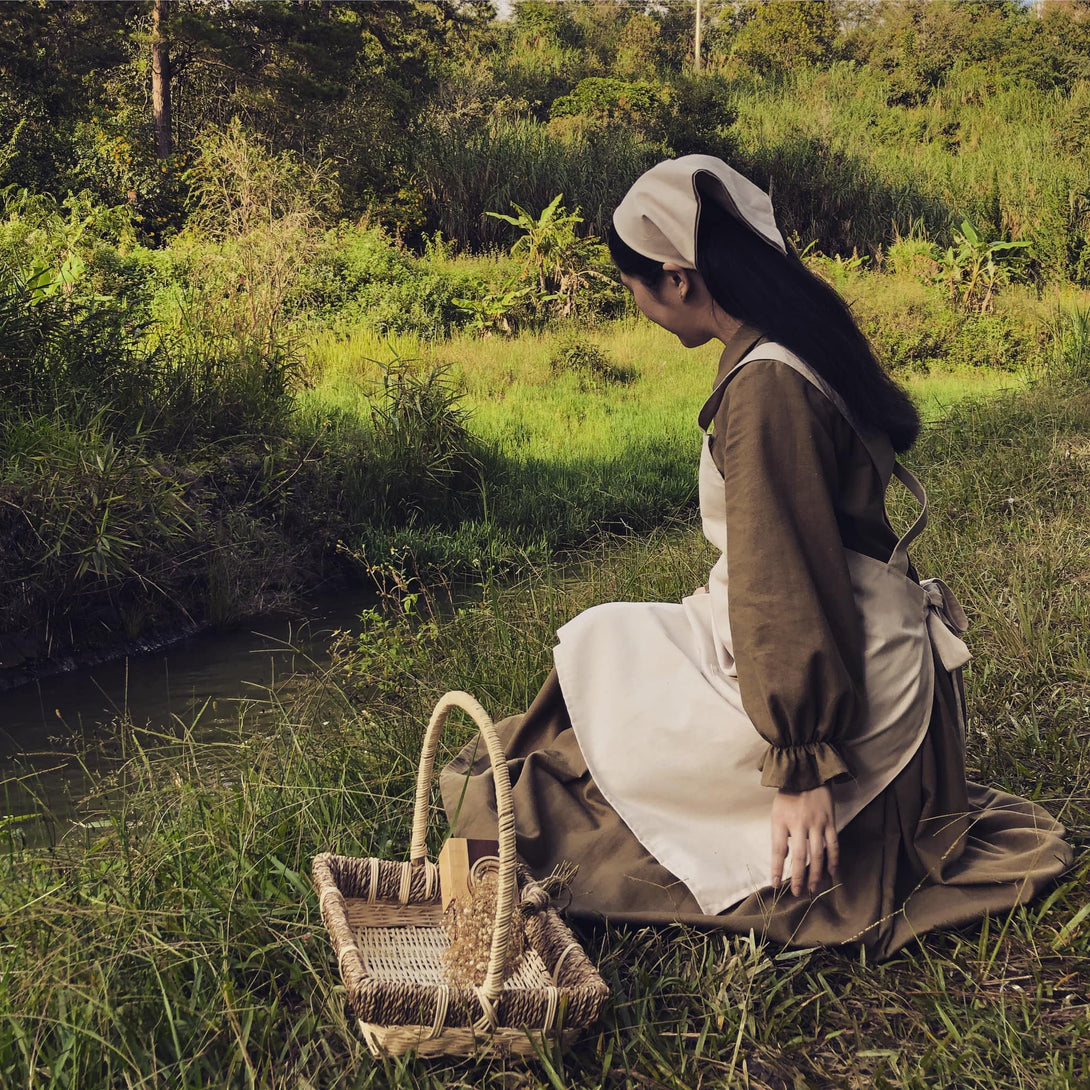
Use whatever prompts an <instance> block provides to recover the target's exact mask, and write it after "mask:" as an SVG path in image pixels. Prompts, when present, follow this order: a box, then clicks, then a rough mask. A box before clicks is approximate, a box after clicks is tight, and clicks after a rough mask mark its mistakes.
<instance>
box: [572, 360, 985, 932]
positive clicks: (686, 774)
mask: <svg viewBox="0 0 1090 1090" xmlns="http://www.w3.org/2000/svg"><path fill="white" fill-rule="evenodd" d="M755 359H761V360H767V359H774V360H779V361H781V362H783V363H785V364H787V365H788V366H790V367H792V368H794V369H795V370H796V371H798V372H799V373H800V374H802V375H803V376H805V377H806V378H807V379H808V380H809V381H810V382H812V383H813V384H814V385H815V386H817V387H818V388H819V389H820V390H822V392H823V393H824V394H825V395H826V396H827V397H829V398H830V400H832V401H833V403H834V404H836V405H837V407H838V408H839V409H840V410H841V412H843V413H844V415H845V417H846V418H847V419H848V420H849V422H850V416H849V415H848V413H847V411H846V408H845V407H844V404H843V402H842V401H841V399H840V398H839V396H838V395H837V394H836V393H835V392H834V391H832V390H831V389H830V388H829V387H828V386H827V385H826V384H825V383H824V382H823V381H822V379H821V378H820V376H818V375H817V374H816V373H815V372H814V371H812V370H811V369H810V367H809V366H808V365H807V364H805V363H804V362H803V361H802V360H800V359H799V358H798V357H797V356H794V355H793V354H791V353H790V352H788V351H787V349H785V348H783V347H782V346H781V345H777V344H762V345H760V346H758V347H757V348H756V349H754V350H753V351H752V352H751V353H750V354H749V355H748V356H746V357H745V358H744V359H743V360H742V361H741V362H740V363H739V364H738V365H737V367H735V368H734V369H733V370H732V371H731V372H730V374H728V375H727V376H726V378H724V379H723V382H722V383H721V384H720V386H719V387H717V391H718V389H720V388H721V387H722V386H723V385H725V384H726V383H727V382H729V381H730V379H731V378H732V377H733V376H734V375H735V374H737V373H738V370H739V369H740V368H741V367H743V366H744V365H745V364H746V363H749V362H750V361H751V360H755ZM713 396H714V394H713ZM853 427H854V425H853ZM857 433H858V431H857ZM858 434H859V435H860V438H861V439H862V440H863V442H864V443H865V445H866V447H867V449H868V451H869V452H870V453H871V457H872V458H873V459H874V461H875V465H876V467H877V469H878V471H879V473H880V474H881V477H882V480H883V482H885V483H887V484H888V481H889V478H890V475H891V472H892V473H893V474H895V475H896V476H897V477H898V478H899V479H900V480H901V481H902V482H903V483H904V484H905V486H906V487H907V488H908V489H909V490H910V491H911V492H912V494H913V495H914V496H915V497H916V499H917V500H918V501H919V502H920V505H921V507H922V511H921V513H920V516H919V518H918V519H917V520H916V522H915V524H914V525H913V526H912V527H911V528H910V529H909V530H908V532H907V533H906V534H905V535H904V537H902V538H901V540H900V541H899V542H898V543H897V546H896V548H895V549H894V550H893V553H892V554H891V556H890V558H889V560H888V561H887V562H884V563H883V562H882V561H880V560H875V559H873V558H872V557H869V556H865V555H863V554H862V553H857V552H853V551H852V550H850V549H849V550H846V552H847V561H848V570H849V573H850V577H851V582H852V587H853V589H854V592H855V598H856V601H857V603H858V605H859V611H860V615H861V617H862V620H863V635H864V669H865V689H866V714H865V716H864V717H863V721H862V722H861V723H860V725H859V727H858V729H857V730H856V732H855V733H854V734H852V735H851V736H849V737H841V738H838V739H837V740H836V742H837V746H838V748H839V749H840V752H841V753H842V755H843V756H844V758H845V760H846V762H847V763H848V765H849V767H850V768H851V769H853V771H854V773H855V778H854V779H851V780H848V781H846V782H843V783H834V784H832V785H831V790H832V792H833V798H834V803H835V808H836V826H837V829H838V830H840V829H843V828H844V826H845V825H847V824H848V822H849V821H851V820H852V818H853V817H855V816H856V814H858V813H859V812H860V810H862V809H863V808H864V807H865V806H866V805H867V804H868V803H869V802H870V801H871V800H872V799H874V798H875V797H876V796H877V795H878V794H880V793H881V791H882V790H883V789H884V788H885V787H886V786H888V784H889V783H890V782H891V781H892V780H893V779H894V777H895V776H896V775H897V773H898V772H900V771H901V769H903V768H904V767H905V765H906V764H907V763H908V762H909V761H910V760H911V758H912V756H913V754H914V753H915V752H916V749H917V748H918V746H919V744H920V742H921V741H922V740H923V736H924V734H925V733H926V731H927V727H928V722H929V719H930V714H931V704H932V696H933V692H934V681H935V678H934V663H933V659H932V653H931V649H932V642H934V646H935V648H936V650H937V651H938V652H939V655H940V658H941V661H942V662H943V665H944V666H945V667H946V668H947V669H949V670H953V669H955V668H957V667H959V666H962V665H964V663H965V662H967V661H968V659H969V652H968V649H967V648H966V647H965V644H964V643H962V641H961V640H960V639H958V638H957V636H955V635H954V634H953V632H952V631H951V630H950V627H948V625H949V626H951V627H952V626H956V627H957V628H958V630H959V631H964V614H962V613H961V610H960V607H959V606H958V605H957V603H956V601H955V600H954V599H953V596H952V595H950V594H949V591H948V589H947V588H946V587H945V586H944V585H943V584H941V583H940V582H939V581H938V580H929V581H928V582H927V583H925V585H924V586H920V585H919V584H917V583H916V582H914V581H913V580H912V579H911V578H910V577H909V575H908V555H907V548H908V545H909V543H910V542H911V541H912V540H913V539H914V538H915V537H916V536H917V535H918V534H919V533H920V532H921V531H922V530H923V528H924V526H925V525H926V522H927V498H926V496H925V494H924V492H923V489H922V487H921V486H920V484H919V482H918V481H916V479H915V478H914V477H913V476H912V475H911V474H910V473H908V471H907V470H905V469H904V468H903V467H902V466H900V465H895V463H894V460H893V456H892V450H890V449H889V446H888V443H884V442H882V443H879V442H875V441H873V440H871V439H870V438H868V437H867V436H864V435H862V433H858ZM700 513H701V518H702V521H703V527H704V533H705V536H706V537H707V538H708V540H709V541H710V542H711V543H712V544H713V545H714V546H715V547H716V548H717V549H719V550H720V551H721V553H722V555H721V556H720V558H719V560H718V561H717V562H716V564H715V566H714V567H713V568H712V570H711V573H710V576H709V579H708V593H707V594H695V595H692V596H690V597H688V598H686V599H684V600H683V601H682V602H681V604H680V605H675V604H667V603H658V602H612V603H608V604H606V605H600V606H596V607H594V608H592V609H589V610H586V611H585V612H584V613H581V614H580V615H579V616H578V617H576V618H574V619H573V620H572V621H570V622H569V623H568V624H566V625H565V626H564V627H563V628H561V629H560V631H559V632H558V633H557V635H558V637H559V641H560V642H559V645H558V646H557V647H556V648H555V649H554V652H553V655H554V659H555V662H556V668H557V673H558V675H559V678H560V685H561V688H562V690H563V693H564V700H565V703H566V705H567V708H568V711H569V713H570V716H571V721H572V727H573V728H574V730H575V735H576V738H577V739H578V741H579V746H580V749H581V750H582V751H583V754H584V756H585V757H586V761H587V767H588V768H589V770H590V773H591V775H592V776H593V778H594V781H595V783H596V784H597V785H598V787H599V788H600V789H601V791H602V794H603V795H604V796H605V798H606V800H607V801H608V802H609V804H610V805H611V806H612V807H613V808H614V810H616V811H617V813H618V814H619V815H620V817H621V818H622V819H623V820H624V822H625V824H626V825H628V827H629V828H630V829H631V830H632V832H633V834H634V835H635V836H636V838H637V839H638V840H639V841H640V843H641V844H643V846H644V847H645V848H646V849H647V850H648V851H649V852H650V853H651V854H652V855H653V856H654V857H655V858H656V859H657V860H658V861H659V862H660V863H661V864H662V865H663V866H664V867H665V868H666V869H667V870H669V871H671V872H672V873H673V874H675V875H676V876H677V877H678V878H679V879H681V881H682V882H684V883H685V885H686V886H687V887H688V888H689V890H690V891H691V893H692V894H693V897H694V898H695V899H696V901H697V902H698V903H699V905H700V908H701V911H703V912H705V913H707V914H709V915H712V914H715V913H718V912H722V911H723V910H724V909H727V908H729V907H730V906H731V905H733V904H735V903H737V902H738V901H740V900H742V898H744V897H746V896H748V895H749V894H750V893H753V892H754V891H756V890H758V889H761V888H763V887H766V886H768V885H770V883H771V836H770V830H771V814H772V800H773V797H774V795H775V790H774V789H772V788H768V787H764V786H762V784H761V774H760V772H759V771H758V765H759V764H760V761H761V758H762V757H763V755H764V753H765V751H766V749H767V747H768V743H767V742H766V741H765V740H764V739H763V738H762V737H761V736H760V735H759V734H758V733H757V730H756V728H755V727H754V726H753V724H752V722H751V721H750V719H749V717H748V716H747V715H746V712H745V710H744V708H743V707H742V697H741V692H740V690H739V686H738V674H737V671H736V669H735V663H734V656H733V644H732V641H731V633H730V622H729V614H728V577H727V573H728V568H727V526H726V497H725V495H724V486H723V477H722V475H721V474H720V473H719V471H718V469H717V468H716V466H715V463H714V462H713V461H712V457H711V451H710V447H709V443H708V437H707V436H704V439H703V448H702V451H701V459H700ZM947 607H949V611H948V612H947ZM951 614H953V616H952V617H951ZM944 617H945V618H946V623H944ZM790 870H791V867H790V859H789V860H788V865H787V868H786V871H785V873H790ZM618 907H620V906H618Z"/></svg>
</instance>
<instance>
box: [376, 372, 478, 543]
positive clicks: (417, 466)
mask: <svg viewBox="0 0 1090 1090" xmlns="http://www.w3.org/2000/svg"><path fill="white" fill-rule="evenodd" d="M458 401H459V394H458V391H457V390H456V389H455V388H454V387H453V386H452V385H451V383H450V381H449V378H448V376H447V374H446V372H445V371H444V370H443V369H441V368H430V369H424V370H422V369H420V368H418V367H416V366H414V365H413V362H412V361H410V360H402V359H398V358H396V357H395V358H394V359H393V360H391V361H390V362H389V363H386V364H384V365H383V367H382V388H381V391H380V394H379V396H378V397H377V398H376V399H375V401H374V402H373V403H372V406H371V422H372V426H373V436H374V451H375V454H376V455H377V456H378V458H380V459H381V463H380V465H381V470H380V472H379V473H378V474H377V480H376V485H377V486H378V489H377V491H376V494H375V495H374V497H373V502H374V513H373V515H372V519H373V521H374V522H376V523H390V522H404V521H411V520H413V519H414V518H426V519H428V520H436V521H439V520H441V519H442V517H443V515H444V514H447V513H449V512H450V511H451V506H452V505H451V502H450V499H451V496H452V494H456V493H457V492H459V491H464V490H467V489H471V488H472V487H473V484H474V483H475V482H476V480H477V470H478V468H479V463H478V459H477V457H476V451H475V446H476V444H475V443H474V441H473V439H472V438H471V436H470V434H469V431H468V430H467V428H466V416H465V412H464V410H463V409H462V408H461V407H460V406H459V404H458Z"/></svg>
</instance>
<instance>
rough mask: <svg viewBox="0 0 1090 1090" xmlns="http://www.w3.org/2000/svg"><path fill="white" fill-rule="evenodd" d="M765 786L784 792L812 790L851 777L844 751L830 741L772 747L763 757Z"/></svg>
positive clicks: (763, 782)
mask: <svg viewBox="0 0 1090 1090" xmlns="http://www.w3.org/2000/svg"><path fill="white" fill-rule="evenodd" d="M760 769H761V783H762V784H763V785H764V786H765V787H779V788H782V789H783V790H784V791H810V790H812V789H813V788H815V787H820V786H821V785H822V784H823V783H829V782H830V781H832V780H842V779H846V778H848V777H850V776H851V770H850V769H849V768H848V766H847V765H846V764H845V763H844V758H843V757H841V756H840V751H839V750H838V749H837V748H836V746H834V745H832V743H830V742H809V743H807V744H806V745H804V746H769V747H768V749H767V750H766V751H765V755H764V757H762V758H761V764H760Z"/></svg>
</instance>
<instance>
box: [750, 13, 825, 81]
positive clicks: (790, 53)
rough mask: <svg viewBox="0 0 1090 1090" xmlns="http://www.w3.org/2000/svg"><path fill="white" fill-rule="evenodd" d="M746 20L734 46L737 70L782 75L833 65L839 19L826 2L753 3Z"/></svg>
mask: <svg viewBox="0 0 1090 1090" xmlns="http://www.w3.org/2000/svg"><path fill="white" fill-rule="evenodd" d="M746 16H748V17H746ZM746 16H743V18H744V19H745V21H744V24H743V25H742V27H741V29H740V30H739V31H738V33H737V34H736V35H735V36H734V39H733V42H732V43H731V53H730V56H729V63H731V64H732V65H733V66H735V67H736V70H749V71H759V72H762V73H771V74H773V75H782V74H784V73H786V72H789V71H791V70H792V69H793V68H795V67H796V66H798V65H800V64H801V65H805V66H807V67H815V66H822V65H824V64H827V63H828V62H829V60H830V57H831V55H832V46H833V42H834V40H835V38H836V31H837V18H836V13H835V11H834V9H833V5H832V4H830V3H827V2H826V0H796V2H795V3H791V4H762V3H751V4H747V5H746Z"/></svg>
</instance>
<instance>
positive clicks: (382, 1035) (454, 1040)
mask: <svg viewBox="0 0 1090 1090" xmlns="http://www.w3.org/2000/svg"><path fill="white" fill-rule="evenodd" d="M359 1025H360V1032H361V1033H362V1034H363V1039H364V1040H365V1041H366V1042H367V1047H368V1048H369V1049H370V1050H371V1055H372V1056H403V1055H404V1054H405V1053H406V1052H415V1053H416V1054H417V1056H420V1057H422V1058H424V1059H427V1058H428V1057H432V1056H536V1055H537V1054H538V1052H540V1051H542V1050H543V1049H548V1048H551V1047H552V1046H553V1045H554V1044H555V1043H556V1041H557V1040H558V1039H559V1041H560V1044H561V1045H570V1044H571V1043H572V1042H573V1041H574V1040H575V1039H576V1037H577V1036H578V1031H577V1030H563V1031H562V1032H561V1033H560V1034H559V1035H557V1034H556V1033H550V1034H547V1035H542V1034H541V1033H534V1032H533V1031H532V1030H524V1029H510V1028H508V1027H506V1026H500V1027H499V1028H497V1029H496V1030H494V1031H493V1032H492V1033H481V1032H480V1031H476V1032H474V1030H473V1029H472V1027H469V1026H446V1027H444V1028H443V1029H442V1030H441V1031H440V1032H439V1034H438V1035H436V1036H434V1037H433V1036H430V1034H431V1032H432V1029H431V1026H379V1025H375V1024H374V1023H371V1022H362V1021H361V1022H360V1024H359ZM535 1046H536V1047H535Z"/></svg>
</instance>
